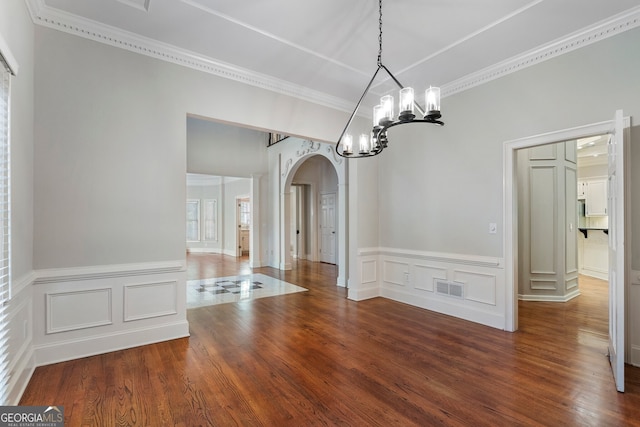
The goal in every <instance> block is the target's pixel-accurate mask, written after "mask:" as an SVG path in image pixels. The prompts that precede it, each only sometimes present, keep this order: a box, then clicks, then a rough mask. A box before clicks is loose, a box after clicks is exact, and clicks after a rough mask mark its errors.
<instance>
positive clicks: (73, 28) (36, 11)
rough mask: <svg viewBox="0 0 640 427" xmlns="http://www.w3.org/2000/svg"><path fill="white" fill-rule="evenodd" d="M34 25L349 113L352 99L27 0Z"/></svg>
mask: <svg viewBox="0 0 640 427" xmlns="http://www.w3.org/2000/svg"><path fill="white" fill-rule="evenodd" d="M27 5H28V6H29V12H30V13H31V19H32V20H33V23H34V24H37V25H42V26H44V27H48V28H52V29H54V30H59V31H62V32H65V33H68V34H73V35H75V36H79V37H83V38H86V39H89V40H93V41H96V42H99V43H104V44H107V45H110V46H114V47H118V48H121V49H125V50H128V51H130V52H135V53H139V54H141V55H145V56H150V57H152V58H156V59H160V60H163V61H167V62H171V63H173V64H177V65H181V66H184V67H187V68H192V69H194V70H199V71H203V72H205V73H209V74H213V75H216V76H219V77H224V78H226V79H230V80H235V81H237V82H240V83H244V84H248V85H251V86H255V87H259V88H261V89H266V90H269V91H273V92H276V93H280V94H283V95H287V96H292V97H294V98H298V99H301V100H304V101H309V102H313V103H315V104H319V105H323V106H326V107H329V108H335V109H337V110H341V111H345V112H349V111H351V110H352V109H353V102H352V101H346V100H344V99H342V98H338V97H335V96H331V95H327V94H326V93H323V92H320V91H315V90H312V89H309V88H306V87H303V86H300V85H296V84H293V83H290V82H287V81H285V80H280V79H276V78H274V77H271V76H268V75H266V74H262V73H258V72H255V71H250V70H248V69H245V68H241V67H238V66H235V65H233V64H228V63H225V62H222V61H219V60H216V59H214V58H208V57H205V56H203V55H201V54H198V53H196V52H191V51H188V50H185V49H181V48H178V47H176V46H173V45H170V44H168V43H162V42H159V41H157V40H153V39H150V38H147V37H143V36H140V35H138V34H135V33H131V32H128V31H124V30H121V29H119V28H116V27H112V26H110V25H105V24H102V23H100V22H97V21H93V20H90V19H86V18H83V17H80V16H77V15H73V14H70V13H67V12H64V11H61V10H58V9H54V8H51V7H49V6H47V5H46V4H45V3H44V1H43V0H27Z"/></svg>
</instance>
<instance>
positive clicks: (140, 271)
mask: <svg viewBox="0 0 640 427" xmlns="http://www.w3.org/2000/svg"><path fill="white" fill-rule="evenodd" d="M181 271H186V265H185V261H184V260H180V261H164V262H147V263H139V264H115V265H94V266H89V267H71V268H51V269H44V270H38V271H36V278H35V280H34V281H33V284H34V285H40V284H44V283H57V282H69V281H79V280H93V279H107V278H112V277H128V276H141V275H147V274H165V273H177V272H181Z"/></svg>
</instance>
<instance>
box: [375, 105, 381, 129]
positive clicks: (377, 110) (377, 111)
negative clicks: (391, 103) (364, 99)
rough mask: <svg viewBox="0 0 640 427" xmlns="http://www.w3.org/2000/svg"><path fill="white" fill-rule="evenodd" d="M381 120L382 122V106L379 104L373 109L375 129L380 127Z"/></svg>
mask: <svg viewBox="0 0 640 427" xmlns="http://www.w3.org/2000/svg"><path fill="white" fill-rule="evenodd" d="M380 120H382V104H378V105H376V106H375V107H373V127H374V128H375V127H380Z"/></svg>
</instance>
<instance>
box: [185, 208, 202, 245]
mask: <svg viewBox="0 0 640 427" xmlns="http://www.w3.org/2000/svg"><path fill="white" fill-rule="evenodd" d="M199 241H200V200H187V242H199Z"/></svg>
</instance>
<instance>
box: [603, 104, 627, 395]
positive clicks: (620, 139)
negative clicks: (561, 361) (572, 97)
mask: <svg viewBox="0 0 640 427" xmlns="http://www.w3.org/2000/svg"><path fill="white" fill-rule="evenodd" d="M614 123H615V129H614V132H613V133H612V134H611V138H610V139H609V173H608V182H609V197H608V200H607V204H608V206H607V208H608V209H607V210H608V212H609V361H610V362H611V369H612V370H613V377H614V379H615V382H616V389H617V390H618V391H620V392H623V391H624V346H625V342H624V333H625V332H624V319H625V315H624V305H625V299H624V287H625V282H626V280H625V279H626V266H625V231H624V226H625V223H624V222H625V204H624V203H625V200H624V188H625V186H624V143H625V141H624V122H623V116H622V111H621V110H618V111H616V114H615V119H614Z"/></svg>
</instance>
